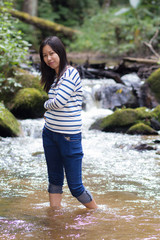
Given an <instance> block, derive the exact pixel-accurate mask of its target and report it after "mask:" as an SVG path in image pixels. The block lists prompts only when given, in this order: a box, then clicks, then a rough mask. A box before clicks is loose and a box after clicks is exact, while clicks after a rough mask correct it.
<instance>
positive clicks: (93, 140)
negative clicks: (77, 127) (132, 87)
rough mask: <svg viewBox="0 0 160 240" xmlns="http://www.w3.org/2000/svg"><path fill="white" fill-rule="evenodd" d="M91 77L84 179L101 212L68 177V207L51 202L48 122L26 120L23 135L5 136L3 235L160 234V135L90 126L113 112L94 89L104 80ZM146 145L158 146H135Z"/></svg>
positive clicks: (105, 239) (116, 238) (67, 239)
mask: <svg viewBox="0 0 160 240" xmlns="http://www.w3.org/2000/svg"><path fill="white" fill-rule="evenodd" d="M84 82H85V83H83V84H84V89H85V91H86V92H87V93H88V95H87V96H88V97H87V106H86V110H85V111H83V113H82V118H83V140H82V143H83V150H84V159H83V182H84V185H85V186H86V187H88V188H89V189H90V191H91V192H92V194H93V196H94V198H95V200H96V202H97V204H98V205H99V208H98V210H87V209H85V208H84V206H82V205H80V203H79V202H78V201H77V200H76V199H75V198H73V197H72V196H71V194H70V192H69V190H68V187H67V185H66V182H65V186H64V193H63V201H62V205H63V207H62V209H60V210H52V209H50V208H49V202H48V193H47V169H46V164H45V158H44V154H43V148H42V139H41V131H42V127H43V124H44V120H43V119H35V120H31V119H27V120H21V121H20V122H21V125H22V129H23V133H24V134H23V136H21V137H17V138H0V176H1V177H0V180H1V182H0V239H3V240H8V239H16V240H25V239H31V240H32V239H33V240H35V239H40V240H43V239H46V240H61V239H64V240H74V239H78V240H83V239H85V240H140V239H144V240H151V239H157V240H158V239H160V155H159V154H156V153H157V152H159V150H160V146H159V145H158V144H157V145H156V144H155V143H154V140H158V139H159V136H131V135H127V134H120V133H104V132H100V131H97V130H89V127H90V125H91V123H93V122H94V120H95V119H96V118H97V117H100V116H106V115H108V114H111V113H112V111H110V110H108V109H103V108H101V106H100V103H96V102H95V101H94V97H93V92H94V91H95V89H96V88H98V87H99V85H101V84H104V81H87V80H86V81H84ZM95 82H96V83H95ZM141 143H147V144H150V145H152V146H156V147H157V151H155V150H152V151H141V152H140V151H137V150H135V148H134V147H135V146H136V145H138V144H141Z"/></svg>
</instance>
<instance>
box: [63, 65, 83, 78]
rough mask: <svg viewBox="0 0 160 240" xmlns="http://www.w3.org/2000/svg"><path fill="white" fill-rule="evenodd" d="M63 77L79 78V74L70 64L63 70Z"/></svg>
mask: <svg viewBox="0 0 160 240" xmlns="http://www.w3.org/2000/svg"><path fill="white" fill-rule="evenodd" d="M63 77H65V78H71V79H77V78H80V75H79V72H78V70H77V69H76V68H74V67H72V66H68V68H67V70H66V71H65V73H64V75H63Z"/></svg>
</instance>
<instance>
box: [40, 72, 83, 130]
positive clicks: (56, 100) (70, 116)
mask: <svg viewBox="0 0 160 240" xmlns="http://www.w3.org/2000/svg"><path fill="white" fill-rule="evenodd" d="M54 85H55V84H52V86H51V88H50V90H49V92H48V97H49V100H47V101H46V102H45V104H44V107H45V109H47V111H46V112H45V115H44V118H45V127H46V128H48V129H49V130H51V131H54V132H59V133H65V134H76V133H79V132H81V127H82V119H81V111H82V83H81V79H80V76H79V73H78V71H77V70H76V69H75V68H73V67H68V68H67V70H66V71H65V72H64V74H63V75H62V77H61V78H60V80H59V81H58V84H57V86H56V87H54Z"/></svg>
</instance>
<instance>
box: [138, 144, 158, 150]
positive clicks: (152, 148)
mask: <svg viewBox="0 0 160 240" xmlns="http://www.w3.org/2000/svg"><path fill="white" fill-rule="evenodd" d="M135 149H136V150H138V151H144V150H149V151H150V150H157V148H156V147H152V146H150V145H147V144H145V143H142V144H140V145H137V146H135Z"/></svg>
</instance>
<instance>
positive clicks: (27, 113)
mask: <svg viewBox="0 0 160 240" xmlns="http://www.w3.org/2000/svg"><path fill="white" fill-rule="evenodd" d="M46 99H47V95H43V94H42V93H41V92H40V91H39V90H37V89H35V88H24V89H21V90H19V91H18V93H17V94H16V96H15V98H14V99H13V103H12V107H11V112H12V113H13V114H14V115H15V116H16V117H17V118H20V119H26V118H39V117H42V116H43V114H44V107H43V105H44V102H45V100H46Z"/></svg>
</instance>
